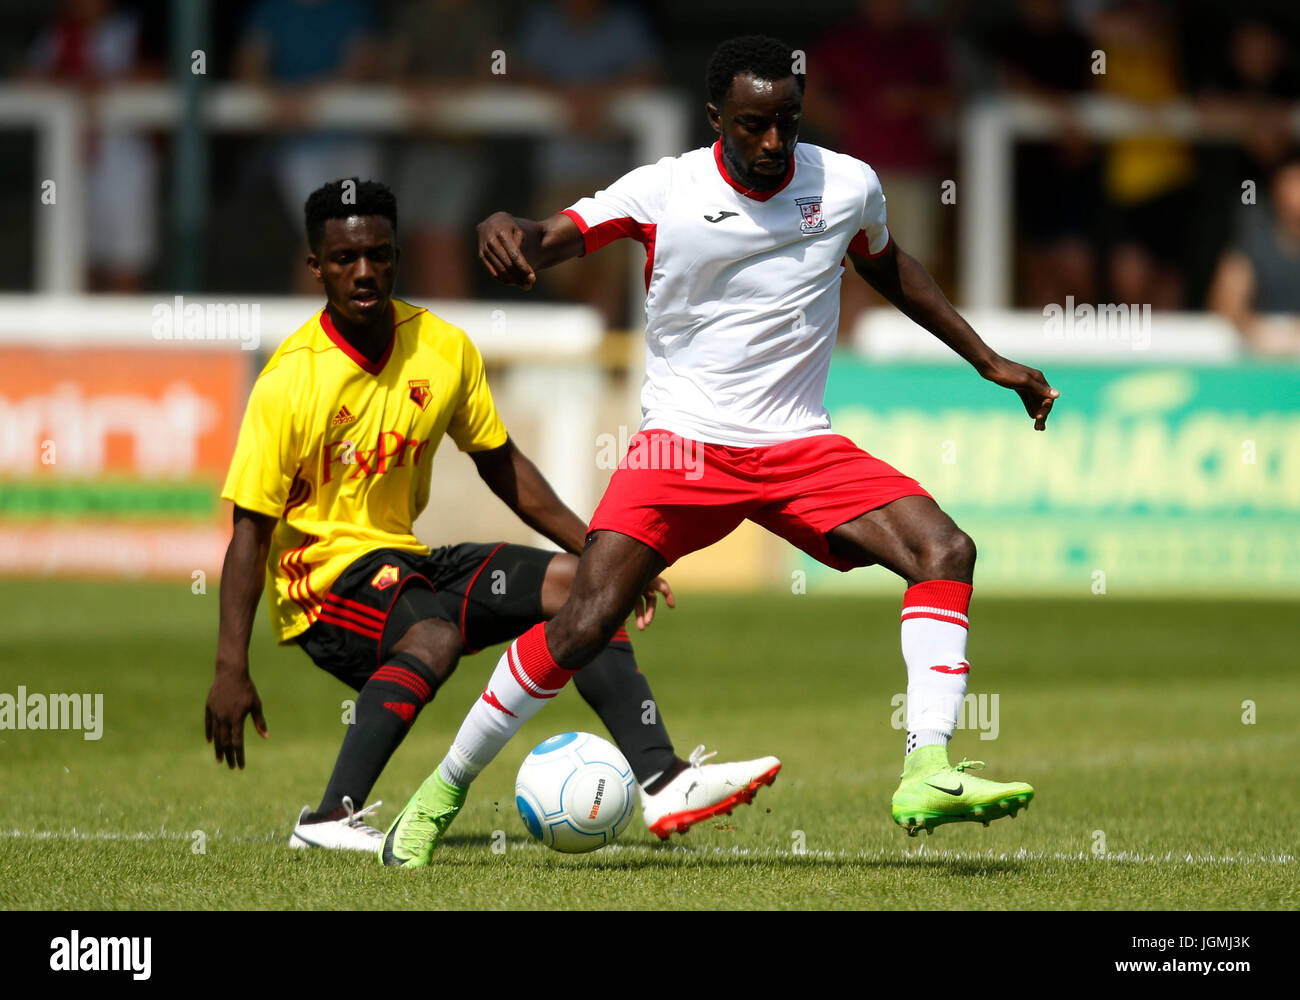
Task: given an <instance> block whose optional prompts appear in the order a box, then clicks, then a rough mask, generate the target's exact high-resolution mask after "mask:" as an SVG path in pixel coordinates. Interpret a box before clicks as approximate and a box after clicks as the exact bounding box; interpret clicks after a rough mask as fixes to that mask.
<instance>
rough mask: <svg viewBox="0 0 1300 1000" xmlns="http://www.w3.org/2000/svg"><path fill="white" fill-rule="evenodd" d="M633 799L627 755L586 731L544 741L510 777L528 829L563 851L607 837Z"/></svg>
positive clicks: (579, 850) (581, 850)
mask: <svg viewBox="0 0 1300 1000" xmlns="http://www.w3.org/2000/svg"><path fill="white" fill-rule="evenodd" d="M636 803H637V790H636V778H635V776H634V775H633V774H632V766H631V765H630V764H629V763H628V762H627V758H625V757H624V756H623V754H622V753H620V752H619V749H618V747H616V746H614V744H612V743H610V742H609V741H608V740H603V739H601V738H600V737H599V736H594V735H592V734H591V733H560V734H559V735H558V736H552V737H551V738H550V739H548V740H543V741H542V742H541V743H539V744H537V746H535V747H533V752H532V753H530V754H529V755H528V756H527V757H526V758H524V762H523V765H522V766H521V767H520V768H519V776H518V777H517V778H516V779H515V805H516V806H517V807H518V809H519V818H520V819H522V820H523V821H524V826H525V827H526V828H527V830H528V832H529V834H530V835H531V836H532V837H533V839H534V840H539V841H541V842H542V843H543V844H545V845H546V846H547V847H549V848H551V850H553V851H560V852H562V853H564V854H585V853H586V852H587V851H594V850H596V849H597V848H599V847H604V846H605V845H606V844H608V843H610V842H612V841H613V840H614V838H615V837H617V836H618V835H619V834H620V833H621V832H622V831H623V829H624V827H626V826H627V824H628V821H629V820H630V819H631V818H632V814H633V812H635V810H636Z"/></svg>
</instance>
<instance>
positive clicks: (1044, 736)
mask: <svg viewBox="0 0 1300 1000" xmlns="http://www.w3.org/2000/svg"><path fill="white" fill-rule="evenodd" d="M0 602H3V605H4V607H5V608H6V615H5V618H6V624H5V628H4V631H3V636H2V637H0V693H8V694H11V695H12V694H15V693H16V691H17V687H18V685H20V684H22V685H25V686H26V687H27V689H28V691H29V692H30V691H39V692H44V693H50V692H102V693H103V695H104V729H103V737H102V739H100V740H98V741H87V740H84V739H83V738H82V734H81V733H77V732H31V731H22V732H19V731H12V730H8V731H0V789H3V794H4V802H5V810H4V814H3V818H0V907H4V908H6V909H22V908H36V909H63V908H84V909H98V908H109V909H123V908H126V909H135V908H164V909H167V908H181V909H208V908H225V907H232V908H255V909H262V908H266V909H281V908H292V909H306V908H341V909H360V908H368V907H372V908H381V909H447V908H458V907H472V908H550V907H563V908H583V907H598V908H610V907H613V908H635V909H641V908H661V907H665V908H744V909H751V908H819V909H840V908H872V909H876V908H909V909H911V908H999V909H1002V908H1008V909H1039V908H1048V909H1054V908H1065V909H1111V908H1157V909H1220V908H1222V909H1236V908H1249V909H1253V908H1285V909H1294V908H1295V907H1296V906H1297V905H1300V888H1298V886H1300V868H1298V863H1297V860H1296V857H1295V855H1296V853H1297V851H1296V839H1295V830H1296V829H1297V828H1300V790H1298V788H1297V783H1296V781H1295V771H1294V761H1295V759H1296V757H1297V751H1300V732H1298V731H1297V727H1296V725H1295V720H1296V718H1298V717H1300V674H1297V672H1296V669H1295V638H1296V633H1295V624H1294V621H1295V618H1294V610H1295V609H1294V607H1293V606H1290V605H1285V604H1282V603H1275V604H1265V603H1258V602H1255V603H1247V602H1240V603H1190V602H1124V601H1121V600H1117V599H1115V598H1113V597H1110V596H1104V597H1094V598H1091V599H1084V600H1078V601H1073V602H1053V601H995V600H991V599H988V600H984V599H981V598H979V597H977V598H976V602H975V605H974V607H973V618H974V623H975V629H974V632H973V633H972V642H971V646H970V653H971V660H972V663H973V664H974V671H973V673H972V683H971V691H972V692H975V693H980V694H997V695H998V719H997V722H998V733H997V737H996V738H995V739H989V740H981V739H979V738H978V737H977V734H976V733H975V732H973V731H966V732H962V731H959V732H958V734H957V738H956V739H955V740H954V743H953V750H954V753H953V759H954V760H956V759H958V758H959V757H961V756H963V755H964V756H969V757H972V758H976V759H980V760H986V761H988V763H989V767H988V769H987V770H986V771H985V772H983V773H984V774H986V775H988V776H989V777H992V778H995V779H996V778H1002V779H1012V778H1014V779H1023V780H1027V781H1030V782H1031V783H1032V784H1033V785H1034V786H1035V788H1036V789H1037V792H1038V794H1037V798H1036V799H1035V801H1034V805H1033V808H1031V809H1030V810H1029V811H1028V812H1027V813H1024V814H1022V815H1021V816H1020V817H1019V818H1017V819H1015V820H1009V819H1004V820H999V821H998V822H996V823H994V824H993V825H992V826H990V827H988V828H987V829H985V828H983V827H980V826H977V825H974V824H961V825H953V826H946V827H943V828H941V829H940V830H938V831H936V832H935V833H934V834H933V835H931V836H930V837H928V838H926V837H925V836H924V835H922V836H921V837H920V838H918V839H916V840H910V839H908V838H907V837H906V836H905V835H904V834H903V832H902V831H901V830H900V829H898V828H897V827H895V826H894V825H893V824H892V822H891V821H890V818H889V797H890V794H891V793H892V791H893V789H894V787H895V785H896V784H897V774H898V772H899V767H900V761H901V753H902V744H903V735H902V733H901V732H899V731H896V730H895V729H894V728H892V727H891V717H892V716H893V715H894V714H895V710H894V708H892V707H891V698H892V696H893V695H894V694H896V693H897V692H900V691H901V690H902V689H903V687H904V682H905V681H904V671H903V667H902V662H901V658H900V656H899V653H898V625H897V608H898V605H897V601H893V600H890V601H880V600H855V599H848V598H822V597H818V596H816V595H804V596H793V595H792V596H785V597H782V596H779V595H776V596H765V597H754V598H722V597H706V596H699V595H691V594H683V595H679V604H680V607H679V608H678V610H677V611H676V612H675V613H672V614H668V615H665V616H664V617H663V618H662V619H661V621H660V622H658V623H656V625H655V626H654V628H653V629H652V630H651V631H650V632H649V633H647V635H646V636H645V637H643V638H642V639H640V640H639V642H638V650H639V653H640V658H641V663H642V667H643V669H644V671H645V673H646V674H647V675H648V676H649V677H650V680H651V683H652V684H653V686H654V688H655V693H656V696H657V698H658V700H659V703H660V706H661V708H662V711H663V713H664V717H665V719H666V720H667V722H668V725H669V729H670V731H671V732H672V734H673V736H674V739H675V740H676V743H677V746H678V751H679V752H680V753H681V754H682V755H683V756H684V755H685V754H686V753H687V752H689V751H690V749H691V748H692V747H693V746H694V745H695V744H696V743H701V742H702V743H707V744H708V745H709V748H710V749H717V750H720V751H721V754H720V757H719V759H742V758H746V757H752V756H758V755H761V754H765V753H773V754H776V755H778V756H780V757H781V758H782V760H783V761H784V762H785V769H784V771H783V772H782V773H781V776H780V777H779V778H778V780H777V782H776V784H775V785H774V786H773V787H772V788H770V789H765V790H764V791H763V792H762V793H761V794H760V795H759V796H758V798H757V799H756V801H755V804H754V805H753V806H749V807H742V808H740V809H738V810H737V811H736V812H735V814H734V815H733V816H731V817H724V818H723V820H722V821H718V822H712V823H705V824H701V825H700V826H698V827H696V828H695V829H694V830H692V831H691V832H690V834H688V835H687V836H686V837H685V838H680V837H675V838H673V840H672V842H671V845H670V846H662V845H660V844H659V842H658V841H657V840H656V839H655V838H653V837H652V836H651V835H650V834H648V833H647V832H646V831H645V830H644V828H643V827H641V825H640V822H639V820H638V821H637V822H636V824H635V825H634V826H633V827H632V828H630V829H629V831H628V832H627V833H626V834H625V835H624V836H623V837H622V838H621V840H620V842H619V843H618V844H616V845H614V846H613V847H611V848H608V849H606V850H603V851H599V852H597V853H595V854H591V855H587V856H582V857H564V856H560V855H556V854H552V853H550V852H548V851H546V850H545V849H543V848H541V847H538V846H536V845H533V844H532V843H530V842H529V841H528V840H527V837H526V834H525V832H524V829H523V825H522V823H521V822H520V821H519V818H518V816H517V815H516V814H515V811H514V806H513V781H514V772H515V770H516V768H517V766H518V763H519V761H520V760H521V759H522V758H523V756H524V754H525V753H526V752H527V750H528V749H529V747H531V746H532V745H533V744H534V743H536V742H538V741H539V740H541V739H542V738H544V737H546V736H548V735H550V734H552V733H555V732H560V731H563V730H566V729H572V728H582V729H597V730H599V723H598V722H597V721H596V719H595V716H594V715H592V714H591V713H590V711H589V710H588V709H587V707H586V706H585V705H584V704H583V703H582V701H581V699H580V698H579V697H578V696H577V695H576V693H575V692H573V691H572V690H570V691H567V692H565V694H564V695H563V696H561V698H559V699H557V701H556V703H555V704H553V705H551V706H549V707H548V708H547V709H546V710H544V711H543V712H542V713H541V715H540V716H539V717H538V718H537V719H534V720H533V721H532V722H531V723H529V725H528V726H527V727H526V728H525V730H524V732H523V734H522V735H521V736H520V738H518V739H517V740H516V741H515V743H513V744H512V745H511V746H509V747H508V748H507V750H506V751H505V753H504V754H503V755H502V756H501V758H500V759H499V760H498V761H497V762H496V763H495V764H494V765H493V766H492V767H491V768H489V769H488V770H487V771H486V772H485V773H484V774H483V776H482V777H481V778H480V779H479V781H478V783H477V784H476V785H475V787H474V790H473V791H472V793H471V795H470V800H469V803H468V804H467V806H466V808H465V810H464V811H463V812H462V813H461V815H460V817H459V818H458V819H457V821H456V824H455V825H454V826H453V827H452V829H451V831H450V834H449V835H448V838H447V839H446V841H444V844H443V845H442V846H441V847H440V848H439V850H438V853H437V855H436V856H435V864H434V866H433V867H432V868H431V869H429V870H426V871H422V872H403V871H390V870H385V869H383V868H381V867H380V866H379V865H378V864H377V863H375V862H374V861H373V860H372V859H369V858H366V857H359V856H356V855H344V854H327V853H324V852H306V851H291V850H290V849H289V848H288V847H287V846H286V843H285V841H286V839H287V836H288V833H289V830H290V829H291V826H292V821H293V819H294V818H295V816H296V815H297V812H298V809H299V808H300V807H301V806H302V805H303V804H304V803H312V804H314V803H315V802H316V800H317V799H318V797H319V794H320V791H321V789H322V787H323V784H324V781H325V779H326V777H327V776H328V774H329V770H330V768H331V766H332V764H333V760H334V755H335V753H336V751H337V749H338V745H339V741H340V740H341V738H342V735H343V727H342V723H341V721H340V720H341V715H342V708H341V701H342V700H343V699H344V698H345V697H348V696H349V695H350V693H351V692H350V691H348V690H347V689H345V688H344V687H343V686H342V685H341V684H339V683H338V682H337V681H335V680H333V679H332V678H331V677H329V676H328V675H326V674H324V673H323V672H321V671H320V670H318V669H316V668H315V667H314V666H312V665H311V663H310V662H309V661H308V659H307V658H306V656H305V655H304V654H303V653H302V652H301V651H299V650H298V649H297V648H287V649H279V648H277V647H276V646H275V645H274V644H273V642H272V641H271V638H270V633H269V630H268V629H267V627H266V621H265V612H264V610H263V611H262V612H260V614H259V622H258V629H257V632H256V635H255V639H254V649H253V653H252V662H253V672H254V679H255V680H256V682H257V684H258V688H259V690H260V692H261V695H262V698H263V702H264V704H265V707H266V715H267V720H268V724H269V726H270V731H271V739H270V740H269V741H267V742H263V741H261V740H259V739H257V738H256V735H255V734H254V733H253V732H252V729H251V726H250V728H249V734H250V738H251V741H252V742H251V744H250V747H249V751H248V768H247V770H246V771H244V772H235V773H231V772H228V771H227V770H226V769H225V768H224V767H218V765H217V764H216V763H215V762H214V761H213V759H212V757H211V753H210V750H209V748H208V747H207V745H206V744H205V743H204V742H203V735H202V705H203V700H204V697H205V695H206V693H207V688H208V684H209V682H210V680H211V664H212V653H213V648H214V640H215V635H216V625H217V595H216V588H215V587H212V588H210V589H209V592H208V593H207V594H206V595H201V596H196V595H192V594H191V593H190V590H189V585H188V581H185V582H184V583H183V584H178V585H175V586H166V585H160V584H114V585H106V584H94V583H50V582H37V583H33V582H17V581H7V582H4V583H0ZM495 659H496V653H495V652H494V651H489V652H487V653H485V654H482V655H480V656H478V657H475V658H471V659H467V660H465V661H463V663H462V665H461V668H460V671H459V672H458V674H457V675H456V676H455V677H454V678H453V679H452V680H451V681H450V682H449V683H448V684H447V685H446V686H444V688H443V689H442V691H441V692H440V693H439V695H438V698H437V700H436V701H435V702H434V703H433V704H432V705H431V706H429V708H427V709H426V710H425V712H424V714H423V715H422V716H421V718H420V720H419V721H418V722H417V724H416V726H415V728H414V730H413V731H412V735H411V737H410V738H409V739H408V740H407V742H406V743H405V744H404V745H403V746H402V748H401V749H400V750H399V752H398V754H397V756H396V758H395V759H394V760H393V762H392V764H391V765H390V767H389V770H388V771H387V772H386V773H385V774H384V776H383V777H382V778H381V779H380V783H379V786H378V787H377V789H376V797H378V798H382V799H383V800H384V802H385V804H384V806H383V808H382V810H381V816H380V820H381V822H380V824H379V825H386V824H387V822H388V821H389V819H391V817H392V816H393V815H394V814H395V812H396V810H397V808H399V806H400V804H401V803H402V802H404V801H405V800H406V798H407V796H408V795H409V794H410V792H411V791H412V790H413V789H414V787H415V785H416V784H417V783H418V782H419V781H420V780H421V779H422V778H423V777H424V775H425V774H426V773H427V772H428V771H429V769H430V768H431V767H432V766H433V764H434V763H435V762H436V761H437V760H438V759H440V757H441V755H442V753H443V751H444V749H445V747H446V745H447V743H448V741H449V740H450V738H451V736H452V734H453V732H454V730H455V728H456V726H457V725H458V724H459V721H460V719H461V716H462V714H463V712H464V710H465V709H466V708H467V707H468V705H469V703H470V701H471V700H472V698H473V697H474V696H475V695H476V694H477V692H478V691H479V690H480V689H481V686H482V684H483V682H484V680H485V678H486V675H487V672H488V671H489V670H490V669H491V666H492V664H493V663H494V662H495ZM1248 700H1249V701H1251V702H1253V703H1254V705H1255V711H1256V713H1257V714H1256V719H1255V722H1254V723H1253V724H1247V723H1245V722H1243V711H1244V709H1243V707H1242V703H1243V702H1245V701H1248ZM986 704H988V705H990V706H991V702H988V703H986ZM494 830H504V831H505V835H506V843H507V850H506V851H505V852H504V853H495V852H494V851H493V850H492V843H493V836H492V835H493V831H494ZM195 831H202V833H203V838H202V839H203V841H204V847H205V850H204V852H203V853H196V851H195V846H196V844H197V843H198V841H197V840H196V839H195V837H194V833H195ZM1103 838H1104V847H1105V853H1104V854H1100V855H1099V854H1097V853H1095V852H1096V851H1097V849H1098V848H1100V847H1101V846H1102V839H1103ZM801 845H802V846H803V848H804V849H803V851H802V852H799V851H798V850H797V848H799V847H800V846H801Z"/></svg>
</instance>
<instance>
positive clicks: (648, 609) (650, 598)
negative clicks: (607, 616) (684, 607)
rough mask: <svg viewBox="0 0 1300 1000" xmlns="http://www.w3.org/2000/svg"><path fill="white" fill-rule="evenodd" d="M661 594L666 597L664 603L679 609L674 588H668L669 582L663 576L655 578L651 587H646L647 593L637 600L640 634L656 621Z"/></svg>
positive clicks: (638, 629)
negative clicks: (656, 607)
mask: <svg viewBox="0 0 1300 1000" xmlns="http://www.w3.org/2000/svg"><path fill="white" fill-rule="evenodd" d="M660 594H663V595H664V603H665V604H667V605H668V606H669V607H670V608H675V607H677V602H676V601H675V600H674V599H673V588H672V587H670V586H668V581H667V580H665V579H664V578H663V577H662V576H657V577H655V578H654V579H653V580H651V581H650V586H648V587H646V589H645V593H644V594H642V595H641V596H640V597H638V598H637V602H636V629H637V631H638V632H644V631H645V630H646V629H647V628H649V627H650V623H651V622H652V621H654V620H655V605H656V602H657V601H658V600H659V595H660Z"/></svg>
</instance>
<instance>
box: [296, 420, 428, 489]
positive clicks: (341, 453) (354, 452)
mask: <svg viewBox="0 0 1300 1000" xmlns="http://www.w3.org/2000/svg"><path fill="white" fill-rule="evenodd" d="M428 446H429V442H428V441H417V440H415V438H408V437H407V436H406V435H405V434H403V433H402V432H401V431H381V432H380V434H379V438H378V440H376V441H375V446H374V447H373V448H369V449H365V448H361V447H360V446H359V445H358V444H357V442H356V441H353V440H350V439H349V440H346V441H331V442H329V443H328V444H326V445H325V476H324V478H323V479H322V480H321V482H322V483H328V482H329V481H330V480H332V479H333V478H334V466H335V465H341V466H343V467H344V470H345V473H344V474H345V475H346V470H347V469H348V468H351V469H352V470H353V471H352V475H351V476H350V477H348V478H350V479H365V478H367V477H368V476H382V475H383V474H384V473H385V472H388V471H389V470H390V469H400V468H401V467H402V466H404V465H405V464H406V456H407V453H408V451H409V453H410V456H411V464H412V465H418V464H419V462H420V456H421V455H423V454H424V449H425V448H427V447H428Z"/></svg>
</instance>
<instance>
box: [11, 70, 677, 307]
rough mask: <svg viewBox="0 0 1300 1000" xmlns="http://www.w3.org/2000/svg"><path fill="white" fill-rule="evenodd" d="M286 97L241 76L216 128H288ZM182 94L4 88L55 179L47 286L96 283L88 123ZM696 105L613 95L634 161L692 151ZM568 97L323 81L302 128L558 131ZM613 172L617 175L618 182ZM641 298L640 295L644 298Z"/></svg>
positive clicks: (45, 209)
mask: <svg viewBox="0 0 1300 1000" xmlns="http://www.w3.org/2000/svg"><path fill="white" fill-rule="evenodd" d="M275 96H276V95H275V93H274V92H272V91H269V90H265V89H262V88H257V87H249V86H244V85H239V84H216V85H214V86H213V87H212V88H211V89H210V91H209V92H208V93H207V95H206V97H205V104H204V109H205V117H206V121H207V125H208V127H209V128H210V129H212V130H213V131H216V132H222V131H235V130H246V131H259V130H262V131H271V130H274V129H276V128H278V127H281V126H280V124H279V120H278V119H277V117H276V100H275ZM180 109H181V95H180V91H179V89H178V88H176V87H174V86H171V85H169V84H121V85H117V86H113V87H109V88H106V89H104V90H102V91H99V92H98V93H94V94H88V95H86V96H84V97H83V96H82V95H81V94H80V93H79V92H77V91H74V90H69V89H66V88H61V87H54V86H48V85H32V84H4V85H0V127H14V126H17V127H29V128H32V129H34V130H35V131H36V133H37V143H36V159H37V163H36V174H37V184H38V188H39V185H40V184H41V183H42V182H43V181H45V180H54V181H55V182H56V189H55V190H56V202H55V204H54V205H41V211H40V212H38V214H37V218H36V233H35V238H36V247H35V258H36V290H37V291H40V292H77V291H81V290H82V288H83V287H84V280H85V270H86V269H85V231H84V230H85V226H84V212H83V204H84V198H85V181H84V176H83V163H84V161H83V156H82V142H83V136H84V134H85V129H86V127H87V126H88V125H94V126H95V127H97V128H100V129H104V130H110V131H111V130H119V131H134V130H159V129H170V128H172V127H174V126H175V124H176V122H177V119H178V117H179V115H180ZM688 113H689V109H688V106H687V104H686V102H685V101H684V100H683V98H682V97H681V95H680V94H677V93H675V92H672V91H666V90H639V91H629V92H627V93H624V94H620V95H619V96H617V97H615V98H614V99H613V100H611V102H610V104H609V108H608V112H607V114H608V123H609V124H610V125H611V126H612V127H614V128H616V129H618V130H619V131H621V132H623V133H625V134H626V135H627V136H628V137H629V138H630V139H631V141H632V144H633V152H634V161H635V162H636V163H637V164H640V163H650V162H653V161H654V160H657V159H659V158H660V157H663V156H674V155H676V154H678V153H680V152H682V151H683V150H684V149H685V147H686V142H687V135H688V131H689V130H688V126H687V115H688ZM567 121H568V118H567V115H566V112H565V108H564V103H563V102H562V101H561V100H560V99H559V98H558V97H555V96H552V95H550V94H547V93H544V92H542V91H539V90H533V89H529V88H525V87H516V86H513V85H504V84H503V85H501V86H492V85H486V86H477V87H472V88H467V89H464V90H459V91H448V92H446V93H439V94H438V95H436V96H434V97H429V96H428V95H427V94H423V93H421V94H417V93H415V92H412V91H408V90H403V89H400V88H396V87H379V86H346V87H337V86H331V87H322V88H319V89H317V90H315V91H312V92H311V93H310V95H308V96H307V97H305V99H304V103H303V105H302V118H301V126H302V127H303V128H337V127H347V128H349V129H354V130H357V131H364V132H379V133H384V132H403V131H407V130H417V129H429V130H435V131H437V132H440V133H445V134H461V135H465V134H470V135H476V134H477V135H482V134H494V133H495V134H501V133H508V134H519V135H537V136H545V135H556V134H559V133H561V132H563V131H564V130H565V128H566V125H567ZM611 179H612V178H611ZM643 271H644V268H643V267H642V266H641V265H639V264H638V265H634V266H633V267H632V268H631V269H630V273H629V279H628V282H629V288H631V289H633V290H634V291H635V293H636V295H637V296H640V295H642V294H644V291H645V288H644V281H643V278H642V274H643ZM633 301H634V302H639V301H640V299H639V297H638V298H634V299H633Z"/></svg>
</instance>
